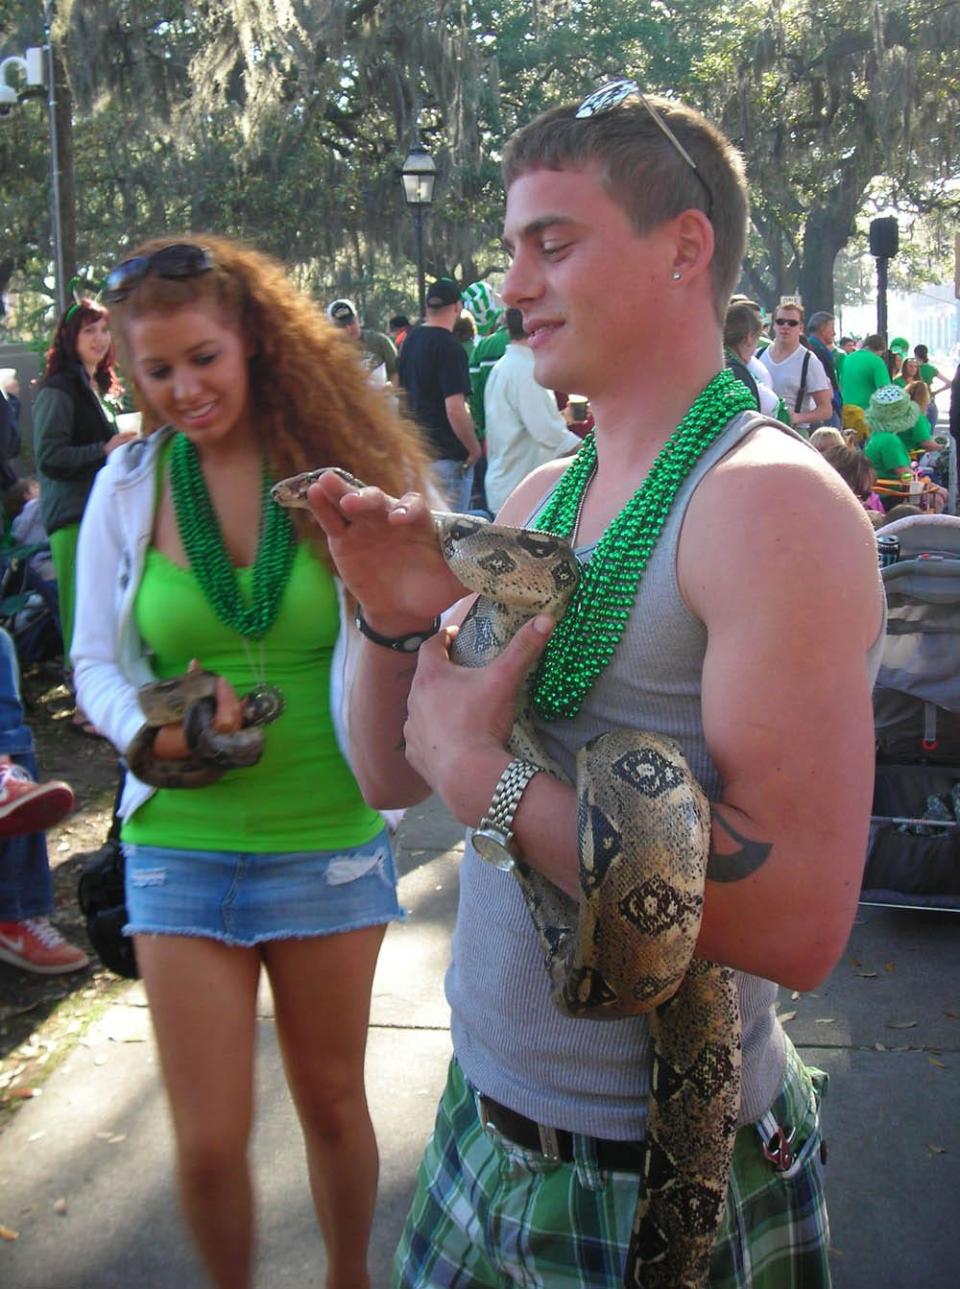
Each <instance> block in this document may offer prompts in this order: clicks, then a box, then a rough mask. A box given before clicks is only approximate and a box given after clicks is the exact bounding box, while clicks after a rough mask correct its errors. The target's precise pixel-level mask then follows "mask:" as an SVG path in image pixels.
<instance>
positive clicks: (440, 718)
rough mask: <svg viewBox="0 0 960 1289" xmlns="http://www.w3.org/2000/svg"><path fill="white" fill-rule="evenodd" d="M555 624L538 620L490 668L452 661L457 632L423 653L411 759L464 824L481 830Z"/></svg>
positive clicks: (410, 712) (412, 708)
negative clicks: (524, 692)
mask: <svg viewBox="0 0 960 1289" xmlns="http://www.w3.org/2000/svg"><path fill="white" fill-rule="evenodd" d="M553 626H554V623H553V619H552V618H550V617H548V616H547V615H546V614H540V615H538V616H537V617H536V618H534V619H533V620H532V621H531V622H527V623H525V624H524V625H523V626H522V627H521V628H520V630H519V631H518V632H517V634H516V635H515V636H514V638H513V639H512V640H511V641H510V643H509V645H508V646H507V648H506V649H505V650H504V651H503V653H502V654H501V655H500V657H499V658H495V659H494V660H493V662H491V663H489V664H488V665H487V666H485V667H460V666H457V664H456V663H454V662H452V661H451V660H450V645H451V644H452V642H453V640H454V639H455V638H456V634H457V628H456V627H447V628H446V629H445V630H443V631H441V632H440V633H439V634H438V635H436V636H434V637H433V638H432V639H431V640H428V641H426V643H424V644H423V645H422V646H421V648H420V652H419V657H418V660H417V674H416V677H415V679H414V682H413V686H412V688H411V690H410V697H409V701H408V706H407V722H406V725H405V726H404V731H403V734H404V741H405V744H406V756H407V760H408V762H409V763H410V765H412V766H413V768H414V769H415V770H416V771H417V773H418V774H419V775H420V777H421V778H423V779H424V780H426V782H427V783H429V784H430V785H431V787H432V788H433V789H434V790H435V791H436V792H438V793H439V794H440V796H441V797H442V798H443V800H444V803H445V804H446V805H447V807H448V809H449V810H451V812H452V813H453V814H454V815H456V817H457V818H458V819H460V820H461V822H462V823H465V824H475V823H476V822H477V820H478V819H479V818H480V817H481V815H482V814H483V812H484V810H485V809H486V808H487V806H488V805H489V803H490V797H491V794H492V792H493V787H494V785H495V783H496V781H497V778H498V777H499V774H500V772H501V770H502V769H503V767H504V765H505V764H506V762H507V761H508V760H509V753H508V752H507V750H506V749H507V743H508V741H509V738H510V732H511V730H512V729H513V723H514V720H515V719H516V711H517V697H518V694H519V691H520V687H521V685H522V684H523V681H524V678H525V677H526V676H527V674H528V673H529V672H530V670H531V669H532V668H533V667H534V666H535V665H536V663H537V660H538V659H539V657H540V655H541V654H542V652H543V650H544V647H545V646H546V643H547V640H548V638H549V636H550V632H551V631H552V630H553Z"/></svg>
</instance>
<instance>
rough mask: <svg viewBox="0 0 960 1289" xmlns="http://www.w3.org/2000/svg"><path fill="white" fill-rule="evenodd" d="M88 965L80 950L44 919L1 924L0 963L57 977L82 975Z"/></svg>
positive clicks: (37, 973) (41, 974)
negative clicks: (70, 972)
mask: <svg viewBox="0 0 960 1289" xmlns="http://www.w3.org/2000/svg"><path fill="white" fill-rule="evenodd" d="M89 961H90V959H89V958H88V957H87V955H86V954H85V953H84V952H83V950H82V949H78V948H77V947H76V945H73V944H68V942H67V941H66V940H65V939H64V938H63V936H62V935H61V934H60V932H59V931H58V930H57V928H56V927H55V926H51V924H50V922H49V921H48V920H47V919H46V918H28V919H27V920H26V921H25V922H0V962H9V963H10V964H11V965H12V966H14V967H19V968H20V970H21V971H32V972H34V973H35V974H36V975H38V976H58V975H61V974H64V973H66V972H68V971H82V970H83V968H84V967H86V966H87V965H88V964H89Z"/></svg>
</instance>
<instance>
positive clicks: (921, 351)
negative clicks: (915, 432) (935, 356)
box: [913, 345, 950, 431]
mask: <svg viewBox="0 0 960 1289" xmlns="http://www.w3.org/2000/svg"><path fill="white" fill-rule="evenodd" d="M913 352H914V356H915V357H916V359H917V361H918V362H919V364H920V379H921V380H923V381H926V383H927V384H928V385H929V387H930V402H929V403H928V404H927V420H928V421H929V422H930V429H931V431H933V430H935V429H936V428H937V420H938V419H939V413H938V410H937V402H936V398H937V395H938V394H942V393H943V391H944V390H945V389H949V388H950V382H949V381H948V380H947V378H946V376H943V375H942V374H941V373H940V372H939V371H938V370H937V368H936V364H935V363H932V362H931V361H930V352H929V350H928V349H927V346H926V345H914V346H913ZM935 380H938V381H939V382H940V385H939V388H937V389H934V387H933V382H934V381H935Z"/></svg>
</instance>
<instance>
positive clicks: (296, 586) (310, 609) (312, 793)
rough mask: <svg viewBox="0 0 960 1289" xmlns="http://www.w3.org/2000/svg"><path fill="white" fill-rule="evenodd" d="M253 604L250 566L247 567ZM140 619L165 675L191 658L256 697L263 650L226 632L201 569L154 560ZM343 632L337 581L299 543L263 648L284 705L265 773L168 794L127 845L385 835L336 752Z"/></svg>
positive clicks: (266, 846)
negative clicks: (334, 680) (201, 581)
mask: <svg viewBox="0 0 960 1289" xmlns="http://www.w3.org/2000/svg"><path fill="white" fill-rule="evenodd" d="M237 575H238V580H239V584H240V589H241V592H242V594H243V596H244V599H245V601H246V602H247V603H249V599H250V593H251V582H252V577H253V569H252V568H242V569H238V570H237ZM134 617H135V621H136V624H137V627H138V629H139V631H140V635H141V638H142V639H143V641H144V645H145V647H146V649H147V650H148V651H149V654H150V661H151V664H152V666H153V669H154V671H155V672H156V674H157V676H158V677H159V678H161V679H165V678H167V677H169V676H176V675H178V674H179V673H180V672H183V671H185V670H186V669H187V666H188V665H189V662H190V659H191V658H198V659H199V660H200V662H201V664H202V665H203V666H204V667H207V668H209V670H211V671H215V672H218V673H219V674H220V675H223V676H226V677H227V679H228V680H229V681H230V682H231V684H232V685H233V686H234V687H235V689H236V690H237V692H238V693H240V694H242V693H246V692H247V691H249V690H250V689H251V688H252V687H253V685H254V683H255V682H256V680H257V674H256V673H257V672H258V671H259V668H260V656H261V654H260V650H261V644H260V642H259V641H256V640H254V641H250V640H248V641H246V650H245V649H244V641H243V638H242V637H241V636H240V635H238V634H237V632H235V631H232V630H231V629H230V628H229V627H227V626H224V624H223V623H222V622H221V621H220V619H219V618H218V617H217V616H216V614H215V613H214V612H213V610H212V609H211V607H210V605H209V604H208V603H207V600H206V598H205V596H204V594H203V591H202V590H201V589H200V586H199V585H198V583H197V580H196V578H195V577H194V575H193V572H192V571H191V570H190V569H189V568H181V567H180V565H178V564H174V563H173V562H172V560H170V559H168V558H167V557H166V556H165V555H163V554H161V553H160V552H159V551H157V550H154V549H152V548H151V549H150V550H149V551H148V552H147V557H146V563H145V565H144V571H143V577H142V580H141V582H140V587H139V589H138V591H137V596H136V601H135V605H134ZM339 630H340V613H339V607H338V603H337V594H336V588H335V586H334V583H333V577H332V576H331V574H330V573H329V571H328V570H327V569H326V568H325V567H324V566H323V564H322V563H321V561H320V560H319V559H317V558H316V556H314V555H313V554H312V552H311V551H310V549H309V547H308V546H307V545H306V544H304V543H301V544H300V545H299V546H298V548H297V553H296V557H295V559H294V563H293V570H292V572H291V575H290V581H289V582H288V583H287V589H286V591H285V593H284V596H283V600H282V601H281V604H280V611H279V613H278V614H277V619H276V621H275V622H274V624H273V626H272V627H271V628H270V630H269V631H268V632H267V634H266V636H265V637H264V640H263V642H262V643H263V661H264V672H265V676H266V681H267V683H268V684H271V685H279V687H280V689H281V690H282V691H283V695H284V699H285V702H286V707H285V710H284V712H283V714H282V715H281V716H280V717H279V718H278V720H276V721H275V722H274V723H273V724H272V725H268V726H266V727H265V730H264V735H265V745H264V753H263V756H262V758H261V760H260V761H259V763H258V764H257V765H255V766H251V767H250V768H248V769H243V770H229V771H227V773H225V774H224V775H223V777H222V778H221V779H219V780H218V781H217V782H216V783H213V784H211V785H210V786H209V787H206V788H195V789H185V788H180V789H165V788H161V789H158V790H157V791H156V792H155V793H154V794H153V796H152V797H150V798H149V800H148V801H146V802H145V803H144V804H143V805H142V806H141V807H140V809H139V810H137V811H136V812H135V813H134V814H133V815H132V816H131V818H130V819H128V820H127V821H126V822H125V824H124V825H123V831H122V837H123V840H124V841H129V842H134V843H138V844H140V845H144V846H168V847H176V848H179V849H183V850H219V851H225V850H238V851H252V852H260V853H263V852H268V851H299V850H336V849H340V848H347V847H353V846H361V845H363V844H365V843H366V842H368V841H370V840H372V839H373V838H374V837H375V836H376V835H377V833H378V832H379V831H380V829H381V828H382V827H383V821H382V820H381V818H380V816H379V815H378V814H377V813H376V811H374V810H371V809H370V807H369V806H367V804H366V803H365V802H364V800H363V798H362V797H361V795H360V789H359V788H358V787H357V784H356V780H355V779H354V777H353V774H352V773H351V771H350V768H349V766H348V765H347V763H346V761H345V760H344V758H343V756H342V754H341V752H340V749H339V747H338V745H337V740H336V735H335V732H334V726H333V718H332V715H331V711H330V668H331V662H332V658H333V647H334V644H335V643H336V639H337V633H338V632H339Z"/></svg>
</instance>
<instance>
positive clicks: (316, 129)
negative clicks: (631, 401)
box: [0, 0, 960, 332]
mask: <svg viewBox="0 0 960 1289" xmlns="http://www.w3.org/2000/svg"><path fill="white" fill-rule="evenodd" d="M54 37H55V41H56V42H57V43H58V46H59V47H60V48H61V49H62V51H63V57H64V60H65V63H66V66H67V70H68V73H69V81H70V90H71V92H72V97H73V147H74V152H75V160H74V166H75V177H76V211H75V231H76V247H77V261H78V263H79V265H80V267H81V269H82V270H83V271H84V272H85V273H86V274H87V275H88V276H89V277H90V278H91V279H92V280H94V281H96V280H99V279H100V277H102V275H103V273H104V271H105V269H106V268H107V266H108V265H109V264H110V263H111V262H113V261H115V260H116V259H117V258H118V257H120V256H121V255H123V254H124V253H125V252H126V251H128V250H129V248H130V247H132V246H133V245H135V244H136V242H137V241H138V240H140V239H141V238H143V237H144V236H146V235H150V234H154V233H158V232H181V231H185V230H189V229H192V230H196V231H202V230H204V229H211V230H216V231H222V232H227V233H232V234H235V235H237V236H241V237H244V238H247V239H249V240H250V241H253V242H255V243H256V244H258V245H260V246H262V247H263V248H264V249H266V250H269V251H271V252H272V253H273V254H275V255H276V256H278V257H279V258H281V259H282V260H284V261H285V262H286V263H287V264H288V266H289V267H290V268H291V271H292V272H293V274H294V276H295V278H296V279H297V280H298V281H299V282H300V283H301V284H302V285H304V286H305V287H306V288H307V289H308V290H311V291H313V292H315V293H316V294H317V296H318V297H319V298H321V299H329V298H332V297H333V296H334V295H335V294H349V295H353V296H355V297H357V298H358V301H359V303H360V305H361V307H362V308H364V309H365V312H366V314H367V316H368V318H370V320H371V321H373V322H376V321H378V320H380V321H382V319H383V318H385V317H386V316H387V315H388V313H389V312H392V311H394V310H396V309H397V308H401V307H402V308H403V309H404V311H407V312H410V311H411V310H412V305H413V300H414V298H415V268H414V263H413V259H414V223H413V219H412V217H411V214H410V212H409V211H408V209H407V208H406V207H405V205H404V202H403V196H402V191H401V185H400V168H401V165H402V162H403V158H404V156H405V154H406V151H407V149H408V148H409V146H410V145H411V143H413V142H414V141H415V139H416V137H417V134H418V130H419V137H420V138H421V139H422V141H423V143H424V144H425V145H426V146H427V147H428V148H429V149H430V151H431V153H432V155H433V156H434V158H435V160H436V162H437V166H438V170H439V175H438V182H437V189H436V198H435V203H434V206H433V207H432V208H431V210H430V211H429V212H428V213H427V214H426V217H425V253H426V271H427V274H428V276H431V275H434V274H440V273H452V274H453V275H454V276H456V277H458V278H459V279H461V280H464V281H470V280H473V279H475V278H476V277H480V276H485V275H488V274H490V273H495V272H496V271H497V270H498V269H500V268H502V267H503V258H502V253H501V252H500V249H499V242H498V234H499V229H500V222H501V219H502V212H503V191H502V186H501V182H500V177H499V165H498V163H499V156H500V151H501V148H502V145H503V141H504V139H505V138H506V137H508V136H509V134H510V133H511V132H512V130H514V129H515V128H516V127H517V126H518V125H519V124H522V123H523V122H525V121H527V120H529V119H530V117H531V116H532V115H533V114H534V113H535V112H537V111H539V110H540V109H542V108H544V107H546V106H548V105H550V104H552V103H555V102H558V101H563V100H569V99H575V98H578V97H580V96H581V95H582V94H583V93H585V92H586V91H588V90H589V89H591V88H594V87H595V86H596V85H597V84H599V83H601V82H602V81H603V80H604V79H607V78H609V77H612V76H616V75H621V74H624V73H626V74H630V75H632V76H634V77H636V78H637V79H639V80H640V81H641V83H642V84H643V85H644V86H645V87H647V88H649V89H651V90H657V91H661V92H668V93H675V94H677V95H678V96H680V97H683V98H685V99H687V100H688V101H690V102H692V103H694V104H696V105H698V106H700V107H702V108H703V109H704V110H705V111H706V112H707V113H708V115H711V116H712V117H713V118H714V119H716V120H717V121H718V122H719V123H720V124H722V125H723V127H724V128H725V129H726V130H727V132H728V133H729V134H730V135H731V137H733V138H734V139H735V140H736V141H737V142H738V144H739V146H740V147H741V149H742V150H743V151H744V153H745V156H746V158H747V162H748V169H749V174H750V180H751V187H752V192H753V202H754V212H755V213H754V229H753V231H752V235H751V241H750V250H749V258H748V263H747V269H746V276H745V284H746V286H747V288H748V289H749V290H750V291H751V292H753V293H756V294H757V295H758V297H759V298H761V299H762V300H764V302H765V303H767V304H769V303H771V302H772V301H773V300H774V299H776V297H777V296H778V295H779V294H783V293H787V292H790V293H793V292H795V291H796V290H797V289H798V287H799V288H800V289H801V290H802V292H803V293H804V294H808V293H809V292H810V291H813V292H815V293H817V295H818V301H817V302H818V303H819V304H821V305H823V306H824V307H830V303H831V302H832V290H833V287H832V270H833V261H834V257H835V256H836V254H837V252H838V251H839V250H840V248H841V247H843V246H844V245H845V244H846V243H847V242H848V241H850V240H851V239H856V237H857V236H858V233H857V231H856V230H857V221H858V218H861V216H862V213H863V212H865V211H867V210H868V208H869V202H870V201H871V200H872V199H875V200H881V199H882V200H883V201H884V202H885V203H886V204H888V205H891V206H893V207H894V208H900V209H903V210H909V211H912V212H917V213H918V214H921V215H927V216H929V217H930V218H935V217H936V212H937V211H943V210H949V209H950V208H951V207H952V208H953V209H954V210H955V209H956V203H957V196H956V193H957V188H956V178H957V174H958V161H957V142H958V140H957V130H958V126H957V115H956V112H955V109H954V105H955V103H956V101H957V94H958V90H960V85H958V80H960V60H958V59H957V57H956V51H957V48H958V46H960V0H937V3H935V4H933V3H930V0H869V2H868V3H867V4H864V5H860V6H851V5H850V4H849V3H847V2H846V0H843V2H842V3H841V0H817V3H816V4H814V3H813V0H744V2H743V3H740V4H738V5H730V4H727V3H723V0H655V2H653V3H651V2H650V0H198V2H196V3H190V2H189V0H59V6H58V8H57V12H56V20H55V23H54ZM42 39H43V24H42V5H41V0H30V4H29V6H28V7H27V8H24V6H22V4H20V3H14V0H0V56H2V55H4V54H6V53H9V52H16V53H22V52H23V50H24V49H25V48H26V47H27V45H29V44H38V43H40V42H41V41H42ZM49 155H50V154H49V140H48V130H47V120H46V113H45V104H44V103H43V101H42V100H35V101H30V102H27V103H25V104H23V105H21V106H20V107H18V108H16V109H14V110H13V111H12V112H10V113H9V114H8V115H7V116H5V117H3V118H2V120H0V183H2V185H3V194H4V211H5V215H6V219H5V220H4V221H3V225H2V227H0V292H6V291H8V290H12V291H14V292H15V293H16V298H17V300H18V302H19V304H20V306H21V314H20V317H19V318H18V319H17V320H16V323H15V325H16V326H17V327H18V329H20V330H21V331H24V332H29V331H30V330H32V329H34V328H36V327H38V326H39V327H40V329H41V330H42V329H43V327H44V326H45V325H46V321H45V315H46V316H48V313H49V305H48V301H49V298H50V294H51V287H52V283H51V281H50V267H49V248H50V214H49V189H50V184H49ZM878 176H884V179H883V181H882V184H879V183H878ZM881 190H882V191H881ZM70 214H71V213H70V211H66V212H65V217H66V218H68V219H69V218H70ZM71 228H72V225H71ZM71 267H72V266H71ZM824 292H829V300H828V299H826V298H824V294H823V293H824Z"/></svg>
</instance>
